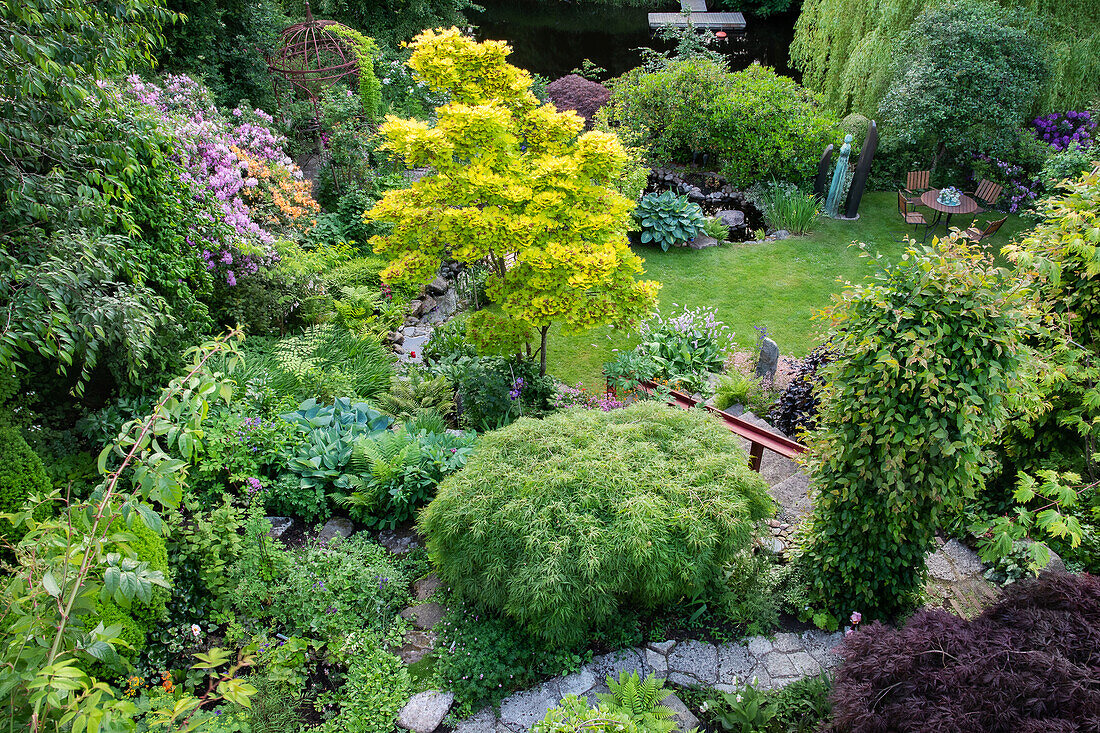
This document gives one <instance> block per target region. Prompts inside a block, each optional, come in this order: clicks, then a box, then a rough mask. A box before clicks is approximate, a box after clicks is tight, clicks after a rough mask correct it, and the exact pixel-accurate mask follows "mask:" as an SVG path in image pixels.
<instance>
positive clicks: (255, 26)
mask: <svg viewBox="0 0 1100 733" xmlns="http://www.w3.org/2000/svg"><path fill="white" fill-rule="evenodd" d="M165 5H166V7H167V9H168V10H169V11H171V12H173V13H177V14H179V16H180V20H179V21H178V22H176V23H173V24H172V25H169V26H167V27H165V29H164V38H165V44H164V47H163V48H162V49H160V51H159V52H158V54H157V59H158V61H159V67H160V69H161V70H163V71H167V72H174V73H186V74H191V75H197V76H201V77H202V80H203V82H204V83H205V84H206V86H208V87H209V88H210V90H211V91H212V92H214V96H215V98H216V99H217V102H218V104H219V105H221V106H226V107H233V106H236V104H237V103H238V102H240V101H241V99H244V98H247V99H249V100H250V101H251V102H252V103H253V104H257V105H260V106H261V107H266V108H269V109H270V108H272V107H273V106H274V104H275V98H274V95H273V89H272V84H271V73H270V72H269V71H268V69H267V61H266V59H265V56H266V55H268V54H270V53H272V52H273V51H274V50H275V49H276V48H277V47H278V44H279V33H280V32H281V31H282V30H283V29H284V28H286V27H287V26H289V25H290V24H291V23H292V22H293V21H292V20H291V19H290V18H288V17H287V16H286V14H285V13H284V12H283V8H282V7H281V6H280V5H279V3H278V2H277V0H247V1H246V0H166V2H165Z"/></svg>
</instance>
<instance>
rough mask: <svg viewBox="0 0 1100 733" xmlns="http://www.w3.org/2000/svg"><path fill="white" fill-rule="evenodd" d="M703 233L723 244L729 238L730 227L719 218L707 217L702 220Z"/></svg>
mask: <svg viewBox="0 0 1100 733" xmlns="http://www.w3.org/2000/svg"><path fill="white" fill-rule="evenodd" d="M703 233H704V234H706V235H707V236H708V237H714V238H715V239H717V240H718V244H725V243H726V242H727V241H728V240H729V236H730V228H729V227H728V226H726V225H725V224H723V223H722V220H721V219H715V218H714V217H709V218H707V219H706V220H705V221H704V222H703Z"/></svg>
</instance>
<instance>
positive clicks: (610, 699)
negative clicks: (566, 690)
mask: <svg viewBox="0 0 1100 733" xmlns="http://www.w3.org/2000/svg"><path fill="white" fill-rule="evenodd" d="M607 686H608V688H609V689H610V690H611V692H610V694H609V693H604V692H601V693H598V697H599V698H600V702H601V703H602V704H603V705H605V706H606V707H607V708H608V709H609V710H612V711H615V712H622V713H625V714H626V715H629V716H630V718H631V719H632V720H634V721H635V722H636V723H637V724H638V727H639V728H641V729H643V730H645V731H647V732H648V733H670V731H672V730H673V729H675V728H676V722H675V721H674V720H672V718H673V716H674V715H675V713H674V712H673V711H672V710H671V709H670V708H667V707H665V706H664V705H662V704H661V700H664V699H665V697H667V696H668V695H669V693H670V692H671V690H669V689H668V688H666V687H665V681H664V680H663V679H661V678H660V677H657V676H655V675H649V676H648V677H646V678H645V680H642V679H640V678H639V677H638V673H637V672H621V673H620V674H619V679H618V680H616V679H615V678H614V677H611V676H610V675H608V677H607Z"/></svg>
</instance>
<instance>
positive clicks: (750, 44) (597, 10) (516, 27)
mask: <svg viewBox="0 0 1100 733" xmlns="http://www.w3.org/2000/svg"><path fill="white" fill-rule="evenodd" d="M478 4H479V5H481V6H482V7H484V8H485V12H484V13H476V12H472V11H471V12H469V13H468V15H469V18H470V22H471V23H472V24H474V25H475V26H477V31H476V35H477V37H478V38H479V39H481V40H487V39H495V40H503V41H508V42H509V43H510V44H511V45H512V49H513V50H512V55H511V56H510V57H509V60H510V61H511V62H512V63H513V64H515V65H516V66H519V67H522V68H524V69H527V70H528V71H531V72H534V73H536V74H541V75H542V76H545V77H546V78H548V79H550V80H553V79H557V78H558V77H561V76H565V75H566V74H568V73H570V71H572V70H573V69H575V68H578V67H580V65H581V62H583V61H584V59H590V60H591V61H592V62H593V63H595V64H596V65H597V66H601V67H603V68H605V69H607V71H608V72H609V74H610V75H611V76H618V75H619V74H622V73H623V72H625V71H628V70H630V69H632V68H634V67H635V66H637V65H638V64H639V63H640V62H641V56H640V55H639V53H638V51H637V50H636V49H637V48H638V47H640V46H647V47H650V48H655V49H658V50H668V49H670V48H671V47H672V44H670V43H667V42H663V41H661V40H659V39H657V38H654V37H653V33H652V31H650V28H649V20H648V18H647V14H648V13H649V12H651V11H652V12H661V11H675V10H677V9H678V8H679V3H678V2H671V3H663V2H656V3H651V4H650V5H649V6H646V5H642V6H627V7H623V6H619V5H607V4H602V3H590V2H547V1H546V0H543V1H542V2H532V1H531V0H478ZM797 17H798V13H797V12H795V13H785V14H782V15H774V16H771V17H768V18H755V17H753V16H751V15H747V16H746V22H747V25H748V28H747V30H746V32H744V33H737V34H731V36H730V38H728V39H726V40H725V41H722V42H720V45H719V46H718V47H716V50H720V51H722V52H724V53H726V54H727V55H728V56H729V58H730V66H731V67H732V68H733V69H734V70H739V69H744V68H745V67H747V66H748V65H749V64H751V63H752V62H754V61H759V62H760V63H762V64H765V65H767V66H771V67H773V68H774V69H775V70H776V71H777V72H778V73H780V74H785V75H787V76H790V77H793V78H794V79H796V80H800V78H801V74H799V73H798V71H797V70H794V69H791V68H790V66H789V63H790V58H789V55H788V49H789V48H790V45H791V39H792V38H793V37H794V22H795V19H796V18H797Z"/></svg>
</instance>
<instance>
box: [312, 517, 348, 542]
mask: <svg viewBox="0 0 1100 733" xmlns="http://www.w3.org/2000/svg"><path fill="white" fill-rule="evenodd" d="M354 531H355V525H354V524H352V522H351V520H350V519H347V518H346V517H333V518H332V519H330V520H328V521H327V522H325V526H324V527H321V531H320V533H318V535H317V544H319V545H327V544H328V543H330V542H332V541H333V540H335V539H336V538H337V537H341V538H343V539H345V540H346V539H347V538H348V537H351V533H352V532H354Z"/></svg>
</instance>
